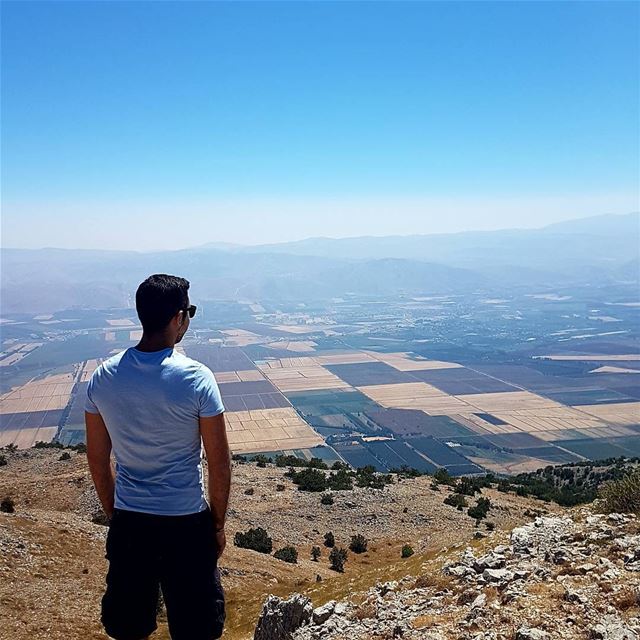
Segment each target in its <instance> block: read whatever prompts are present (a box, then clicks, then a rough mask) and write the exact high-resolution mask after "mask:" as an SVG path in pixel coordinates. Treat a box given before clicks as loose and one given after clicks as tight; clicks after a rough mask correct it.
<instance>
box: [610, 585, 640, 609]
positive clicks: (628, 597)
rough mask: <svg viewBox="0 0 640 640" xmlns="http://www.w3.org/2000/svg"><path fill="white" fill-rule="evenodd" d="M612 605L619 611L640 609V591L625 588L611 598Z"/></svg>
mask: <svg viewBox="0 0 640 640" xmlns="http://www.w3.org/2000/svg"><path fill="white" fill-rule="evenodd" d="M611 604H612V605H613V606H614V607H615V608H616V609H618V611H628V610H629V609H633V608H636V607H640V591H638V590H636V589H633V588H632V587H623V588H622V589H621V590H620V591H618V593H616V594H615V595H614V596H612V598H611Z"/></svg>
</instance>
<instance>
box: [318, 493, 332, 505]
mask: <svg viewBox="0 0 640 640" xmlns="http://www.w3.org/2000/svg"><path fill="white" fill-rule="evenodd" d="M320 503H321V504H333V496H332V495H331V494H330V493H323V494H322V498H320Z"/></svg>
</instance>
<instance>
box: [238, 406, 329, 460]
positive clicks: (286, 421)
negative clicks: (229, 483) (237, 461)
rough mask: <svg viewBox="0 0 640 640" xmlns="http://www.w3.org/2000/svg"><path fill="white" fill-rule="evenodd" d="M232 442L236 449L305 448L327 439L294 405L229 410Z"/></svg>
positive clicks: (240, 451)
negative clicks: (308, 422) (278, 407)
mask: <svg viewBox="0 0 640 640" xmlns="http://www.w3.org/2000/svg"><path fill="white" fill-rule="evenodd" d="M226 422H227V437H228V439H229V446H230V447H231V449H232V450H233V451H234V452H236V453H255V452H260V451H277V450H287V449H306V448H310V447H316V446H319V445H322V444H324V440H323V439H322V438H321V437H320V436H319V435H318V434H317V433H315V431H313V429H311V427H309V425H308V424H307V423H306V422H304V420H302V418H300V416H299V415H298V414H297V413H296V411H295V409H293V408H292V407H288V408H282V409H263V410H257V411H235V412H230V413H227V414H226Z"/></svg>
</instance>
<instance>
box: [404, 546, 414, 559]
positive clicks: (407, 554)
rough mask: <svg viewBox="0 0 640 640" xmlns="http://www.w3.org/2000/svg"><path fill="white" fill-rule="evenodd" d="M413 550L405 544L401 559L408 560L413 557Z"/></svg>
mask: <svg viewBox="0 0 640 640" xmlns="http://www.w3.org/2000/svg"><path fill="white" fill-rule="evenodd" d="M413 553H414V552H413V548H412V547H410V546H409V545H408V544H405V545H404V547H402V557H403V558H410V557H411V556H412V555H413Z"/></svg>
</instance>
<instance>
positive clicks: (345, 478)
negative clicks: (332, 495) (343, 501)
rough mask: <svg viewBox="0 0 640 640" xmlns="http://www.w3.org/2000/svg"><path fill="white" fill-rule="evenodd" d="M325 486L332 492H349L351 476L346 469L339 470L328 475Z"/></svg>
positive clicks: (351, 486) (351, 487)
mask: <svg viewBox="0 0 640 640" xmlns="http://www.w3.org/2000/svg"><path fill="white" fill-rule="evenodd" d="M327 484H328V485H329V488H330V489H333V490H334V491H351V489H353V480H351V474H350V473H349V472H348V471H347V470H346V469H340V470H338V471H336V472H335V473H332V474H330V475H329V478H328V479H327Z"/></svg>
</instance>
